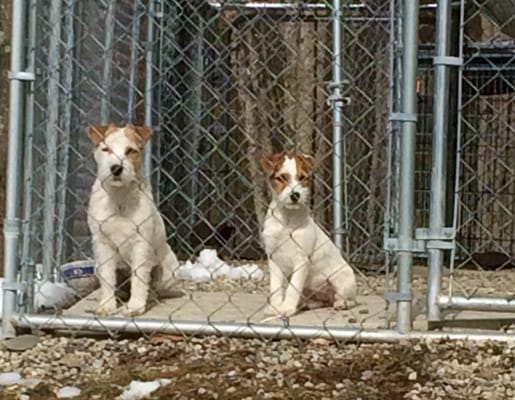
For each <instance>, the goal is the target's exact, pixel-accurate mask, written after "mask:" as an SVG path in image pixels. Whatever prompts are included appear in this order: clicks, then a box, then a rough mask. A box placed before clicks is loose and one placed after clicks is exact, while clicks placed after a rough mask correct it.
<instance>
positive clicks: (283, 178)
mask: <svg viewBox="0 0 515 400" xmlns="http://www.w3.org/2000/svg"><path fill="white" fill-rule="evenodd" d="M273 179H275V180H277V181H279V182H281V183H288V175H286V174H281V175H279V176H274V178H273Z"/></svg>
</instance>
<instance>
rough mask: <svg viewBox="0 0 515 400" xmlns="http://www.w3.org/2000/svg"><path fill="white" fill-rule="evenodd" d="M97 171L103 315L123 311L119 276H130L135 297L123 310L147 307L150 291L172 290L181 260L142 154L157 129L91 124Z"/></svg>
mask: <svg viewBox="0 0 515 400" xmlns="http://www.w3.org/2000/svg"><path fill="white" fill-rule="evenodd" d="M88 136H89V138H90V140H91V142H92V143H93V145H94V146H95V150H94V158H95V161H96V165H97V175H96V179H95V182H94V184H93V188H92V191H91V197H90V201H89V208H88V225H89V229H90V231H91V234H92V241H93V252H94V256H95V260H96V266H97V268H96V273H97V276H98V278H99V282H100V291H101V297H100V307H99V309H98V310H97V312H98V313H99V314H101V315H111V314H114V313H116V312H118V308H117V302H116V297H115V291H116V289H117V276H120V275H123V274H125V275H126V276H129V279H130V298H129V300H128V302H127V304H126V305H125V307H124V309H123V310H122V313H123V314H124V315H127V316H135V315H140V314H142V313H144V312H145V311H146V307H147V301H148V297H149V291H150V289H151V288H152V291H155V294H157V295H158V296H164V295H166V294H168V293H170V288H171V287H172V286H173V284H174V280H175V279H174V273H175V271H176V269H177V268H178V260H177V257H176V255H175V253H174V252H173V251H172V249H171V248H170V246H169V245H168V243H167V242H166V232H165V225H164V222H163V218H162V217H161V215H160V213H159V211H158V210H157V207H156V205H155V204H154V200H153V197H152V188H151V186H150V183H149V182H147V181H146V180H145V179H144V178H143V174H142V157H143V150H144V147H145V144H146V143H147V142H148V141H149V140H150V138H151V136H152V130H151V129H150V128H148V127H143V126H134V125H126V126H115V125H112V124H110V125H102V126H90V127H89V128H88Z"/></svg>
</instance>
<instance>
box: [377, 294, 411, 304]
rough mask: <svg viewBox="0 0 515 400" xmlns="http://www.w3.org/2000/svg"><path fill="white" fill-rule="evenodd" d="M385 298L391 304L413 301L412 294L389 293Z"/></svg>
mask: <svg viewBox="0 0 515 400" xmlns="http://www.w3.org/2000/svg"><path fill="white" fill-rule="evenodd" d="M384 298H385V300H387V301H389V302H390V303H394V302H397V301H411V300H412V299H413V296H412V295H411V293H399V292H388V293H385V295H384Z"/></svg>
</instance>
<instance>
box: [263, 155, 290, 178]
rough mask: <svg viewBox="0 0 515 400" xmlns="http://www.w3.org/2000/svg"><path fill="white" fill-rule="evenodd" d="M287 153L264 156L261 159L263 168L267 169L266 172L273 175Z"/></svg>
mask: <svg viewBox="0 0 515 400" xmlns="http://www.w3.org/2000/svg"><path fill="white" fill-rule="evenodd" d="M284 155H285V153H284V152H283V153H275V154H270V155H267V156H263V157H261V158H260V159H259V163H260V164H261V168H263V171H265V174H267V175H268V176H272V174H273V173H274V171H275V168H276V167H277V165H278V164H279V163H280V162H281V161H282V160H283V159H284Z"/></svg>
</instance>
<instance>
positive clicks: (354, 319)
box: [63, 290, 388, 329]
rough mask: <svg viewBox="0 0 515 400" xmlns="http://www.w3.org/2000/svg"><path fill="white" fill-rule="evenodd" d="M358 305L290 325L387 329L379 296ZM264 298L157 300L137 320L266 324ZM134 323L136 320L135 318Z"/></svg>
mask: <svg viewBox="0 0 515 400" xmlns="http://www.w3.org/2000/svg"><path fill="white" fill-rule="evenodd" d="M99 295H100V293H99V291H98V290H97V291H95V292H93V293H91V294H90V295H89V296H87V297H86V298H84V299H82V300H81V301H79V302H78V303H76V304H75V305H73V306H72V307H71V308H69V309H67V310H64V312H63V314H64V315H70V316H87V315H92V314H93V313H94V311H95V310H96V309H97V308H98V299H99ZM358 303H359V304H358V305H357V306H356V307H353V308H352V309H350V310H338V311H337V310H334V309H332V308H320V309H316V310H309V311H305V312H301V313H299V314H298V315H295V316H293V317H291V318H290V324H291V325H304V326H328V327H363V328H366V329H380V328H387V327H388V323H387V314H386V310H385V307H386V303H385V301H384V299H383V298H382V297H380V296H363V297H358ZM266 304H267V298H266V295H264V294H261V293H243V292H234V293H224V292H203V291H194V292H186V293H185V294H184V296H182V297H178V298H173V299H164V300H161V301H160V302H159V303H158V304H156V305H154V306H152V307H151V308H150V309H149V310H148V311H147V312H146V313H145V314H144V315H142V316H141V317H139V318H163V319H165V320H168V319H173V320H178V321H179V320H181V321H206V320H208V319H209V320H210V321H213V322H242V323H245V322H254V323H257V322H264V323H267V322H270V323H277V321H266V320H265V316H264V314H263V309H264V307H265V306H266ZM136 319H137V318H136Z"/></svg>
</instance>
